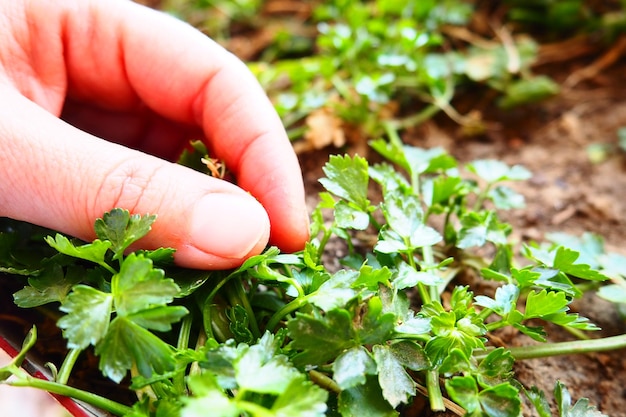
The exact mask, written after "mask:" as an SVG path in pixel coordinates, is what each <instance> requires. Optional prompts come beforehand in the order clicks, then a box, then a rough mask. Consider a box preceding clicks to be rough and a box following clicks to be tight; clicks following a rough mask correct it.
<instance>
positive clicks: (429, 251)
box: [422, 246, 439, 300]
mask: <svg viewBox="0 0 626 417" xmlns="http://www.w3.org/2000/svg"><path fill="white" fill-rule="evenodd" d="M422 256H423V257H424V262H425V263H426V265H428V266H429V267H430V266H431V265H434V264H435V256H434V255H433V247H432V246H424V247H423V248H422ZM428 291H429V294H430V298H431V299H433V300H437V299H438V298H439V291H438V289H437V286H436V285H431V286H429V287H428Z"/></svg>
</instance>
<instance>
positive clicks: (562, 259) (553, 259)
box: [525, 246, 609, 281]
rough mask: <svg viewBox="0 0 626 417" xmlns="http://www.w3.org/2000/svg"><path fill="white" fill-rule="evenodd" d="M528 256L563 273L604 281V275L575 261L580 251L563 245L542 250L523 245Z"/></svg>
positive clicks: (606, 278)
mask: <svg viewBox="0 0 626 417" xmlns="http://www.w3.org/2000/svg"><path fill="white" fill-rule="evenodd" d="M525 249H526V252H527V253H528V254H529V256H530V257H532V258H533V259H535V260H536V261H537V262H540V263H542V264H544V265H546V266H548V267H551V268H554V269H557V270H559V271H561V272H563V273H564V274H567V275H571V276H574V277H577V278H582V279H586V280H591V281H606V280H608V279H609V277H607V276H606V275H604V274H602V273H600V272H599V271H597V270H595V269H592V268H591V267H590V266H589V265H587V264H584V263H577V262H576V261H577V260H578V258H579V257H580V253H579V252H577V251H575V250H573V249H569V248H567V247H565V246H557V247H556V248H554V249H552V250H544V249H540V248H536V247H530V246H526V247H525Z"/></svg>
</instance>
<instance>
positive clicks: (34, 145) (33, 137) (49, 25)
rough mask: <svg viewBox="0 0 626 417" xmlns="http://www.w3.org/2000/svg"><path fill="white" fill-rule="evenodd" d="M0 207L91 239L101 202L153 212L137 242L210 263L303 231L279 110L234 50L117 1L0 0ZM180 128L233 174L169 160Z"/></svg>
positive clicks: (105, 206) (294, 245) (201, 264)
mask: <svg viewBox="0 0 626 417" xmlns="http://www.w3.org/2000/svg"><path fill="white" fill-rule="evenodd" d="M0 39H1V40H2V48H0V216H4V217H10V218H14V219H19V220H24V221H28V222H31V223H34V224H38V225H41V226H45V227H49V228H52V229H54V230H58V231H60V232H63V233H66V234H69V235H71V236H75V237H78V238H81V239H84V240H92V239H93V238H94V237H95V236H94V232H93V223H94V220H95V219H96V218H98V217H101V216H102V214H103V213H104V212H106V211H108V210H111V209H112V208H114V207H122V208H126V209H128V210H130V211H131V212H132V213H138V214H145V213H151V214H157V216H158V218H157V221H156V223H155V224H154V226H153V230H152V231H151V232H150V234H149V235H148V236H147V237H145V238H144V239H142V240H141V241H140V244H141V245H140V246H141V247H143V248H146V249H152V248H157V247H161V246H167V247H173V248H175V249H176V255H175V260H176V262H177V263H178V264H179V265H181V266H185V267H191V268H201V269H222V268H230V267H234V266H237V265H239V264H240V263H241V262H242V261H243V260H244V259H246V258H247V257H249V256H251V255H254V254H258V253H260V252H261V251H262V250H263V248H265V247H266V245H267V244H268V242H269V243H270V244H274V245H277V246H279V247H280V248H281V249H282V250H283V251H287V252H291V251H295V250H299V249H301V248H302V247H303V245H304V242H305V241H306V240H307V238H308V220H307V219H308V216H307V211H306V206H305V203H304V188H303V184H302V175H301V172H300V167H299V165H298V161H297V158H296V156H295V154H294V152H293V150H292V147H291V144H290V142H289V140H288V139H287V136H286V133H285V131H284V128H283V127H282V124H281V122H280V119H279V118H278V116H277V114H276V112H275V111H274V109H273V107H272V106H271V103H270V102H269V100H268V99H267V97H266V95H265V93H264V92H263V90H262V88H261V87H260V86H259V85H258V83H257V82H256V80H255V79H254V77H253V75H252V74H251V73H250V72H249V71H248V70H247V68H246V66H245V65H244V64H242V63H241V62H240V61H239V60H238V59H237V58H235V57H234V56H233V55H231V54H230V53H228V52H226V51H225V50H224V49H223V48H221V47H220V46H218V45H217V44H216V43H215V42H213V41H211V40H210V39H208V38H207V37H206V36H205V35H203V34H201V33H199V32H198V31H196V30H195V29H193V28H191V27H190V26H189V25H187V24H185V23H183V22H180V21H178V20H176V19H174V18H172V17H169V16H167V15H165V14H162V13H160V12H157V11H154V10H150V9H148V8H145V7H143V6H140V5H137V4H135V3H132V2H130V1H126V0H106V1H105V0H64V1H55V0H0ZM190 139H202V140H204V141H205V143H206V144H207V146H208V147H209V149H210V151H211V156H212V157H217V158H220V159H222V160H224V161H225V163H226V166H227V167H228V168H229V170H230V171H232V172H233V173H234V175H235V177H236V178H237V186H235V185H233V184H231V183H228V182H225V181H222V180H219V179H215V178H211V177H209V176H206V175H203V174H200V173H197V172H195V171H192V170H190V169H187V168H184V167H182V166H180V165H177V164H175V163H173V162H172V161H175V160H176V159H177V157H178V155H179V154H180V152H181V150H182V149H183V148H184V147H185V146H186V145H187V144H188V143H189V140H190Z"/></svg>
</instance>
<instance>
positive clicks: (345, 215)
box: [335, 200, 370, 230]
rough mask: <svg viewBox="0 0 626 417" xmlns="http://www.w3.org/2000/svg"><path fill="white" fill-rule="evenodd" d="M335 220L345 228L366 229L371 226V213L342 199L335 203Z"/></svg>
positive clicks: (339, 225)
mask: <svg viewBox="0 0 626 417" xmlns="http://www.w3.org/2000/svg"><path fill="white" fill-rule="evenodd" d="M335 221H336V222H337V226H338V227H341V228H343V229H355V230H365V229H367V227H368V226H369V223H370V218H369V215H368V214H367V213H366V212H364V211H362V210H361V209H358V208H355V207H352V206H350V205H349V204H347V203H346V202H345V201H343V200H341V201H339V202H337V204H336V205H335Z"/></svg>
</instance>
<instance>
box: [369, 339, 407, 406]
mask: <svg viewBox="0 0 626 417" xmlns="http://www.w3.org/2000/svg"><path fill="white" fill-rule="evenodd" d="M372 353H373V354H374V361H376V369H377V371H378V382H379V384H380V387H381V389H382V392H383V397H384V398H385V399H386V400H387V401H388V402H389V404H391V406H392V407H394V408H395V407H397V406H398V405H400V404H401V403H407V402H408V401H409V398H410V397H412V396H414V395H415V393H416V384H415V381H413V379H412V378H411V377H410V376H409V374H407V372H406V371H405V370H404V366H403V364H402V363H401V362H400V361H399V360H398V358H397V357H396V355H394V353H393V352H392V350H391V348H389V347H388V346H385V345H375V346H374V347H373V348H372Z"/></svg>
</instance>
